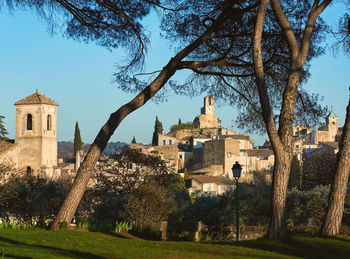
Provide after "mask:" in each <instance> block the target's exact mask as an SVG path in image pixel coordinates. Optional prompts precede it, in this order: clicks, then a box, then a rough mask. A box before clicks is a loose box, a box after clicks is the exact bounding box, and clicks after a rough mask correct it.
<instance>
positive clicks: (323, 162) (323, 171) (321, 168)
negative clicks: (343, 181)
mask: <svg viewBox="0 0 350 259" xmlns="http://www.w3.org/2000/svg"><path fill="white" fill-rule="evenodd" d="M336 168H337V160H336V154H334V153H332V152H328V151H317V152H311V153H310V154H306V155H305V156H304V162H303V188H312V187H314V186H316V185H329V184H331V183H332V181H333V179H334V175H335V173H336Z"/></svg>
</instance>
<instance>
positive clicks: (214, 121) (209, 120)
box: [193, 95, 219, 129]
mask: <svg viewBox="0 0 350 259" xmlns="http://www.w3.org/2000/svg"><path fill="white" fill-rule="evenodd" d="M218 121H219V120H218V117H216V115H215V113H214V97H213V96H211V95H207V96H206V97H204V106H203V107H202V108H201V115H198V116H197V117H196V118H195V119H194V121H193V123H194V124H195V127H196V128H200V129H202V128H217V127H218Z"/></svg>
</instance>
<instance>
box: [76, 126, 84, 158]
mask: <svg viewBox="0 0 350 259" xmlns="http://www.w3.org/2000/svg"><path fill="white" fill-rule="evenodd" d="M82 146H83V142H82V141H81V137H80V129H79V125H78V122H76V123H75V132H74V154H76V153H77V152H78V151H79V150H82Z"/></svg>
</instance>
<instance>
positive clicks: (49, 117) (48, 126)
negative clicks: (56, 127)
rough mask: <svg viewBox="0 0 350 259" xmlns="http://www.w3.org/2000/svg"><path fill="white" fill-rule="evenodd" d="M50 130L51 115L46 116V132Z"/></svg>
mask: <svg viewBox="0 0 350 259" xmlns="http://www.w3.org/2000/svg"><path fill="white" fill-rule="evenodd" d="M51 128H52V120H51V115H47V130H51Z"/></svg>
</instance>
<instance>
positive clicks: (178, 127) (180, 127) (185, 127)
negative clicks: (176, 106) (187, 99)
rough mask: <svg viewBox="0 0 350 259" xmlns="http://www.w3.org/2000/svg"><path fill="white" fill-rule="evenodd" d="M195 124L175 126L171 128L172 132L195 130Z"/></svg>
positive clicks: (188, 123)
mask: <svg viewBox="0 0 350 259" xmlns="http://www.w3.org/2000/svg"><path fill="white" fill-rule="evenodd" d="M194 128H195V126H194V123H192V122H187V123H181V124H175V125H173V126H171V127H170V132H175V131H178V130H185V129H194Z"/></svg>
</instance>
